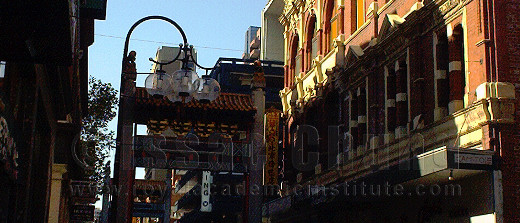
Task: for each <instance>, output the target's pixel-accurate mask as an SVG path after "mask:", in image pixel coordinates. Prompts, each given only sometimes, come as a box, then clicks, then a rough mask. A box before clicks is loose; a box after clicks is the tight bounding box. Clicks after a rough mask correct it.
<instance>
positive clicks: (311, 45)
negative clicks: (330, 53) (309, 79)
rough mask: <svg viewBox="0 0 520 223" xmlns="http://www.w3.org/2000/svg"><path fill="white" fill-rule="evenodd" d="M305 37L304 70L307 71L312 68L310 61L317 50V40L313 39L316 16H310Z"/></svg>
mask: <svg viewBox="0 0 520 223" xmlns="http://www.w3.org/2000/svg"><path fill="white" fill-rule="evenodd" d="M306 32H307V36H306V41H307V42H306V43H307V46H306V48H307V49H306V55H305V57H306V58H305V62H306V64H305V70H306V71H308V70H310V69H311V68H312V67H311V65H312V60H313V59H314V58H315V57H316V54H317V52H318V51H317V50H318V39H317V38H315V33H316V15H314V14H313V15H311V17H310V19H309V23H308V24H307V30H306Z"/></svg>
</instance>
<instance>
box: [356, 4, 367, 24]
mask: <svg viewBox="0 0 520 223" xmlns="http://www.w3.org/2000/svg"><path fill="white" fill-rule="evenodd" d="M356 8H357V11H356V15H357V21H356V22H357V27H356V28H358V29H359V27H361V26H362V25H363V24H364V23H365V0H356Z"/></svg>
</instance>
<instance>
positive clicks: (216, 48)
mask: <svg viewBox="0 0 520 223" xmlns="http://www.w3.org/2000/svg"><path fill="white" fill-rule="evenodd" d="M94 35H96V36H102V37H108V38H115V39H126V38H124V37H121V36H112V35H105V34H94ZM130 40H134V41H141V42H148V43H160V44H167V45H173V46H176V45H178V44H175V43H167V42H159V41H153V40H146V39H133V38H131V39H130ZM194 47H195V48H203V49H212V50H225V51H235V52H242V51H243V50H236V49H226V48H218V47H209V46H194Z"/></svg>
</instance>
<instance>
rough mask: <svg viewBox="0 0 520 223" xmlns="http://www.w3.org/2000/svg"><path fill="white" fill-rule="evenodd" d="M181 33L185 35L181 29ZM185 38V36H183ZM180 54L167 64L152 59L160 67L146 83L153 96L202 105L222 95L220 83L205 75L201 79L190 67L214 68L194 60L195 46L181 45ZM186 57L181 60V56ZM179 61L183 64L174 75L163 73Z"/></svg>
mask: <svg viewBox="0 0 520 223" xmlns="http://www.w3.org/2000/svg"><path fill="white" fill-rule="evenodd" d="M177 28H178V29H179V32H181V33H184V32H183V31H182V29H181V28H180V27H177ZM183 36H184V35H183ZM179 47H180V50H179V53H178V54H177V56H176V57H175V58H173V60H171V61H169V62H167V63H161V62H158V61H155V60H154V59H153V58H150V61H152V62H154V63H156V64H158V65H159V69H157V70H156V71H155V72H154V73H153V74H150V75H148V77H147V78H146V81H145V88H146V90H147V92H148V93H149V94H151V95H162V96H166V97H167V98H168V99H169V100H170V101H172V102H182V103H185V102H189V101H191V100H192V99H196V100H199V101H200V102H201V103H209V102H211V101H213V100H215V99H217V97H218V96H219V94H220V85H219V83H218V82H217V81H216V80H215V79H213V78H211V77H210V76H209V75H207V74H206V75H203V76H202V77H201V78H199V76H198V75H197V73H196V72H195V69H194V68H191V67H189V66H188V64H190V63H193V64H195V65H196V66H197V67H199V68H201V69H203V70H206V72H207V71H209V70H212V69H213V68H206V67H203V66H200V65H199V64H198V63H197V61H195V59H194V58H193V46H191V45H190V46H188V44H187V43H184V44H180V45H179ZM181 53H183V54H184V57H183V58H182V59H179V56H180V54H181ZM177 60H180V61H181V62H182V66H181V69H180V70H178V71H175V72H174V73H173V74H167V73H165V72H164V71H163V69H162V66H163V65H167V64H170V63H173V62H175V61H177Z"/></svg>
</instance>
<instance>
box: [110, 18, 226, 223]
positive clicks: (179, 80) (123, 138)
mask: <svg viewBox="0 0 520 223" xmlns="http://www.w3.org/2000/svg"><path fill="white" fill-rule="evenodd" d="M148 20H163V21H166V22H168V23H170V24H171V25H173V26H174V27H175V28H176V29H177V30H178V31H179V33H180V34H181V36H182V39H183V43H181V44H180V45H179V46H180V50H179V53H178V54H177V55H176V56H175V57H174V58H172V60H170V61H168V62H159V61H155V60H153V59H152V58H150V61H152V62H154V63H156V64H158V65H159V69H156V70H155V72H154V73H152V74H150V73H148V74H149V76H148V77H147V78H146V81H145V87H146V89H147V91H148V93H149V94H151V95H159V96H166V97H167V98H168V99H169V100H171V101H174V102H181V103H185V102H188V101H190V100H191V99H196V100H199V101H200V102H201V103H208V102H211V101H213V100H215V99H216V98H217V97H218V95H219V93H220V86H219V84H218V82H217V81H216V80H214V79H212V78H210V77H209V75H207V72H208V71H209V70H212V69H213V68H206V67H202V66H200V65H199V64H198V63H197V62H196V61H195V60H194V58H193V53H192V52H193V46H190V45H188V40H187V38H186V34H185V33H184V31H183V30H182V28H181V27H180V26H179V25H178V24H177V23H176V22H175V21H173V20H171V19H169V18H167V17H164V16H148V17H145V18H142V19H140V20H138V21H137V22H136V23H134V24H133V25H132V27H130V30H129V31H128V33H127V35H126V40H125V46H124V50H123V60H122V66H121V87H120V100H119V113H118V123H117V138H116V154H115V165H114V181H113V184H115V186H116V187H115V188H117V189H118V190H117V191H114V193H113V194H112V195H113V198H112V206H111V208H110V210H111V215H110V222H118V223H130V222H132V211H133V184H134V178H135V168H134V163H133V158H134V157H133V148H132V142H133V134H134V133H135V128H134V126H133V125H134V120H133V117H134V116H133V113H134V111H133V109H134V102H135V100H134V98H135V80H136V75H137V74H140V73H137V70H136V67H135V56H136V53H135V52H134V51H132V52H130V53H129V52H128V45H129V41H130V36H131V34H132V32H133V31H134V29H135V28H136V27H137V26H138V25H140V24H141V23H143V22H145V21H148ZM181 53H183V54H184V57H183V58H182V59H179V57H180V55H181ZM178 60H180V61H181V62H182V66H181V69H180V70H179V71H176V72H174V73H173V74H167V73H166V72H164V70H163V69H162V66H164V65H168V64H171V63H173V62H175V61H178ZM190 62H193V63H194V64H195V65H196V66H197V67H199V68H201V69H203V70H206V75H204V76H202V78H199V77H198V75H197V74H196V72H195V70H194V69H192V68H190V67H188V63H190Z"/></svg>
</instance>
